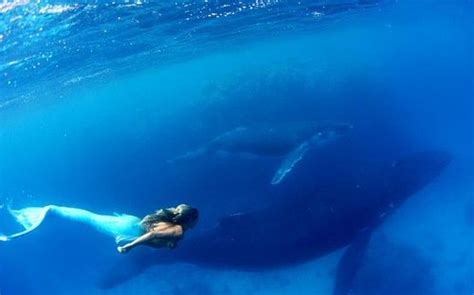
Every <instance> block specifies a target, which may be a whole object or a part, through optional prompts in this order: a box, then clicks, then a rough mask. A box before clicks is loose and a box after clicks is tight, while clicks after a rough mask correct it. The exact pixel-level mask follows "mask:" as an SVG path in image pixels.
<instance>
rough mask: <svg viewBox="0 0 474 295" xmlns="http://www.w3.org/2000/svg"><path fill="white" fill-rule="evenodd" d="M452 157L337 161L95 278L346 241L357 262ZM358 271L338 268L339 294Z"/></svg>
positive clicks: (260, 264)
mask: <svg viewBox="0 0 474 295" xmlns="http://www.w3.org/2000/svg"><path fill="white" fill-rule="evenodd" d="M450 159H451V156H450V155H449V154H448V153H445V152H441V151H425V152H418V153H414V154H410V155H408V156H406V157H403V158H401V159H399V160H397V161H392V160H388V161H385V162H384V161H382V163H378V164H372V163H370V165H367V163H366V164H363V165H355V166H351V167H339V168H337V167H335V169H336V170H335V171H334V172H333V173H334V179H332V180H331V181H328V182H327V183H323V184H321V185H320V186H319V188H317V189H316V190H312V191H311V192H294V194H295V195H293V193H292V195H291V198H285V200H281V201H280V202H272V204H270V205H269V206H268V207H266V208H263V209H261V210H257V211H252V212H246V213H238V214H234V215H231V216H227V217H225V218H223V219H221V220H220V222H218V224H217V225H215V226H214V227H212V228H209V229H207V230H205V231H203V232H202V233H201V234H198V235H195V236H193V237H188V238H187V239H185V240H183V242H182V244H181V245H179V247H178V248H177V249H175V250H173V251H156V250H155V251H153V250H151V249H146V248H145V249H137V250H136V252H135V253H130V254H129V255H130V256H126V257H123V259H121V261H120V262H119V265H116V266H114V267H113V269H112V270H111V271H110V272H109V273H107V274H106V275H105V276H104V277H103V279H102V280H101V282H100V285H101V286H102V287H103V288H111V287H114V286H116V285H118V284H121V283H123V282H125V281H127V280H129V279H130V278H133V277H134V276H135V275H137V274H139V273H140V272H142V271H144V270H146V269H147V268H148V267H150V266H151V265H155V264H163V263H174V262H186V263H192V264H196V265H199V266H203V267H212V268H223V269H229V268H234V269H242V270H263V269H269V268H276V267H284V266H287V265H291V264H295V263H301V262H304V261H307V260H309V259H314V258H317V257H321V256H324V255H327V254H329V253H331V252H333V251H335V250H337V249H339V248H342V247H344V246H347V245H351V246H350V247H349V248H348V251H347V252H346V253H345V255H343V256H344V261H345V263H341V264H340V266H341V267H346V268H347V267H351V266H352V267H354V266H357V265H359V263H357V261H358V258H357V257H362V254H361V253H363V252H364V251H365V248H366V245H367V243H368V242H369V241H370V234H371V232H372V230H373V229H374V228H375V227H376V226H377V225H379V224H380V223H381V222H382V221H383V220H384V219H385V218H386V217H387V216H389V215H390V213H391V212H393V211H394V210H395V209H396V208H397V207H399V206H400V205H401V204H402V203H403V202H404V201H405V200H406V199H407V198H408V197H409V196H411V195H412V194H414V193H415V192H417V191H418V190H420V189H422V188H423V187H424V186H426V185H427V184H429V183H430V182H431V181H432V180H433V179H434V178H435V177H436V176H437V175H439V174H440V173H441V172H442V171H443V169H444V168H445V167H446V166H447V165H448V163H449V162H450ZM337 169H340V170H337ZM347 170H349V171H347ZM343 171H346V173H344V172H343ZM361 171H363V172H361ZM324 173H328V172H324ZM331 173H332V172H331ZM348 262H350V263H348ZM356 273H357V272H356V271H353V270H350V269H342V270H339V271H338V274H342V275H343V276H344V277H343V278H337V279H336V282H343V284H344V286H343V287H342V288H335V289H336V290H339V291H338V293H337V294H344V292H341V290H349V289H350V287H349V285H350V283H351V281H352V280H353V278H352V277H351V276H352V275H355V274H356ZM341 284H342V283H341Z"/></svg>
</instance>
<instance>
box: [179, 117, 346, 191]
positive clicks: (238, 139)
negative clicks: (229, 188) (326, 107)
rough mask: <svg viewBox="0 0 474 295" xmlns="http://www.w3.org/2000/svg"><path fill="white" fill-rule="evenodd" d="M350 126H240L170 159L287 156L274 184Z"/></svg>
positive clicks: (298, 124) (275, 175)
mask: <svg viewBox="0 0 474 295" xmlns="http://www.w3.org/2000/svg"><path fill="white" fill-rule="evenodd" d="M351 128H352V126H351V125H349V124H325V125H322V124H317V123H314V122H294V123H286V124H278V125H274V126H253V127H238V128H235V129H233V130H230V131H228V132H225V133H223V134H221V135H219V136H217V137H215V138H214V139H212V140H211V141H210V142H208V143H207V144H205V145H203V146H202V147H200V148H199V149H197V150H195V151H192V152H188V153H186V154H184V155H182V156H179V157H177V158H175V159H173V160H171V161H170V162H174V161H178V160H187V159H192V158H195V157H197V156H200V155H203V154H208V153H230V154H247V155H253V156H266V157H284V159H283V161H282V163H281V164H280V166H279V168H278V169H277V171H276V172H275V174H274V176H273V178H272V181H271V183H272V184H274V185H275V184H278V183H280V182H281V181H282V180H283V178H284V177H285V176H286V175H287V174H288V173H289V172H290V171H291V170H292V169H293V167H294V166H295V165H296V164H297V163H298V162H299V161H300V160H301V159H302V158H303V157H304V155H305V153H306V152H307V151H308V150H309V149H311V148H315V147H320V146H323V145H325V144H327V143H329V142H331V141H334V140H336V139H337V138H339V137H341V136H343V135H345V134H346V133H347V132H348V131H349V130H350V129H351Z"/></svg>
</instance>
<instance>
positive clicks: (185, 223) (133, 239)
mask: <svg viewBox="0 0 474 295" xmlns="http://www.w3.org/2000/svg"><path fill="white" fill-rule="evenodd" d="M8 210H9V212H10V214H11V215H12V216H13V217H14V218H15V220H16V221H17V222H18V223H20V224H21V225H22V226H23V227H24V230H23V231H21V232H19V233H15V234H11V235H1V234H0V241H10V240H12V239H14V238H18V237H21V236H23V235H26V234H28V233H30V232H31V231H33V230H34V229H36V228H37V227H38V226H40V224H41V223H42V222H43V221H44V219H45V218H46V216H47V215H50V214H54V215H57V216H60V217H63V218H66V219H69V220H73V221H77V222H81V223H84V224H88V225H90V226H92V227H93V228H95V229H96V230H98V231H100V232H102V233H104V234H106V235H109V236H112V237H114V238H115V242H116V243H117V245H119V246H118V247H117V251H118V252H119V253H126V252H127V251H129V250H130V249H132V248H134V247H136V246H138V245H146V246H151V247H155V248H162V247H167V248H170V249H172V248H174V247H176V245H177V243H178V241H179V240H181V239H182V238H183V235H184V232H185V231H186V230H188V229H190V228H192V227H194V225H195V224H196V223H197V220H198V217H199V212H198V210H197V209H195V208H192V207H191V206H189V205H186V204H181V205H178V206H176V207H172V208H166V209H160V210H157V211H156V212H155V213H152V214H149V215H147V216H145V217H144V218H143V219H140V218H138V217H135V216H132V215H126V214H114V215H99V214H95V213H92V212H90V211H87V210H83V209H78V208H70V207H62V206H56V205H49V206H45V207H29V208H24V209H20V210H12V209H8Z"/></svg>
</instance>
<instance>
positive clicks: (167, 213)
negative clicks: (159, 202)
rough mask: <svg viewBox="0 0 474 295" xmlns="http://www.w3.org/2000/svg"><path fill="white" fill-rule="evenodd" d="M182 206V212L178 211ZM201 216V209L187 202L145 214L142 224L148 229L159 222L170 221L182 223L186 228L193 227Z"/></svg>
mask: <svg viewBox="0 0 474 295" xmlns="http://www.w3.org/2000/svg"><path fill="white" fill-rule="evenodd" d="M178 208H180V209H181V213H176V209H178ZM198 218H199V211H198V210H197V209H196V208H193V207H191V206H189V205H186V204H181V205H178V206H177V207H176V208H166V209H159V210H157V211H155V213H152V214H148V215H147V216H145V217H144V218H143V219H142V221H141V224H142V226H143V227H144V228H145V229H146V230H147V231H148V230H150V229H151V228H152V227H153V226H154V225H155V224H157V223H158V222H169V223H174V224H179V225H181V226H182V227H183V228H184V229H188V228H192V227H193V226H194V225H195V224H196V223H197V220H198Z"/></svg>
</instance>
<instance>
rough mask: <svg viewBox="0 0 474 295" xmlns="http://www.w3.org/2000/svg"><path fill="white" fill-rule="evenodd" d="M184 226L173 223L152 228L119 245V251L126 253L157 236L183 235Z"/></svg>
mask: <svg viewBox="0 0 474 295" xmlns="http://www.w3.org/2000/svg"><path fill="white" fill-rule="evenodd" d="M182 234H183V232H182V228H181V226H179V225H173V226H170V227H167V228H164V229H159V230H152V231H149V232H147V233H145V234H143V235H142V236H140V237H138V238H137V239H135V240H134V241H132V242H130V243H128V244H126V245H124V246H119V247H117V251H118V252H119V253H125V252H127V251H129V250H130V249H132V248H134V247H136V246H138V245H141V244H144V243H146V242H148V241H150V240H153V239H157V238H166V237H177V236H180V235H182Z"/></svg>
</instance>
